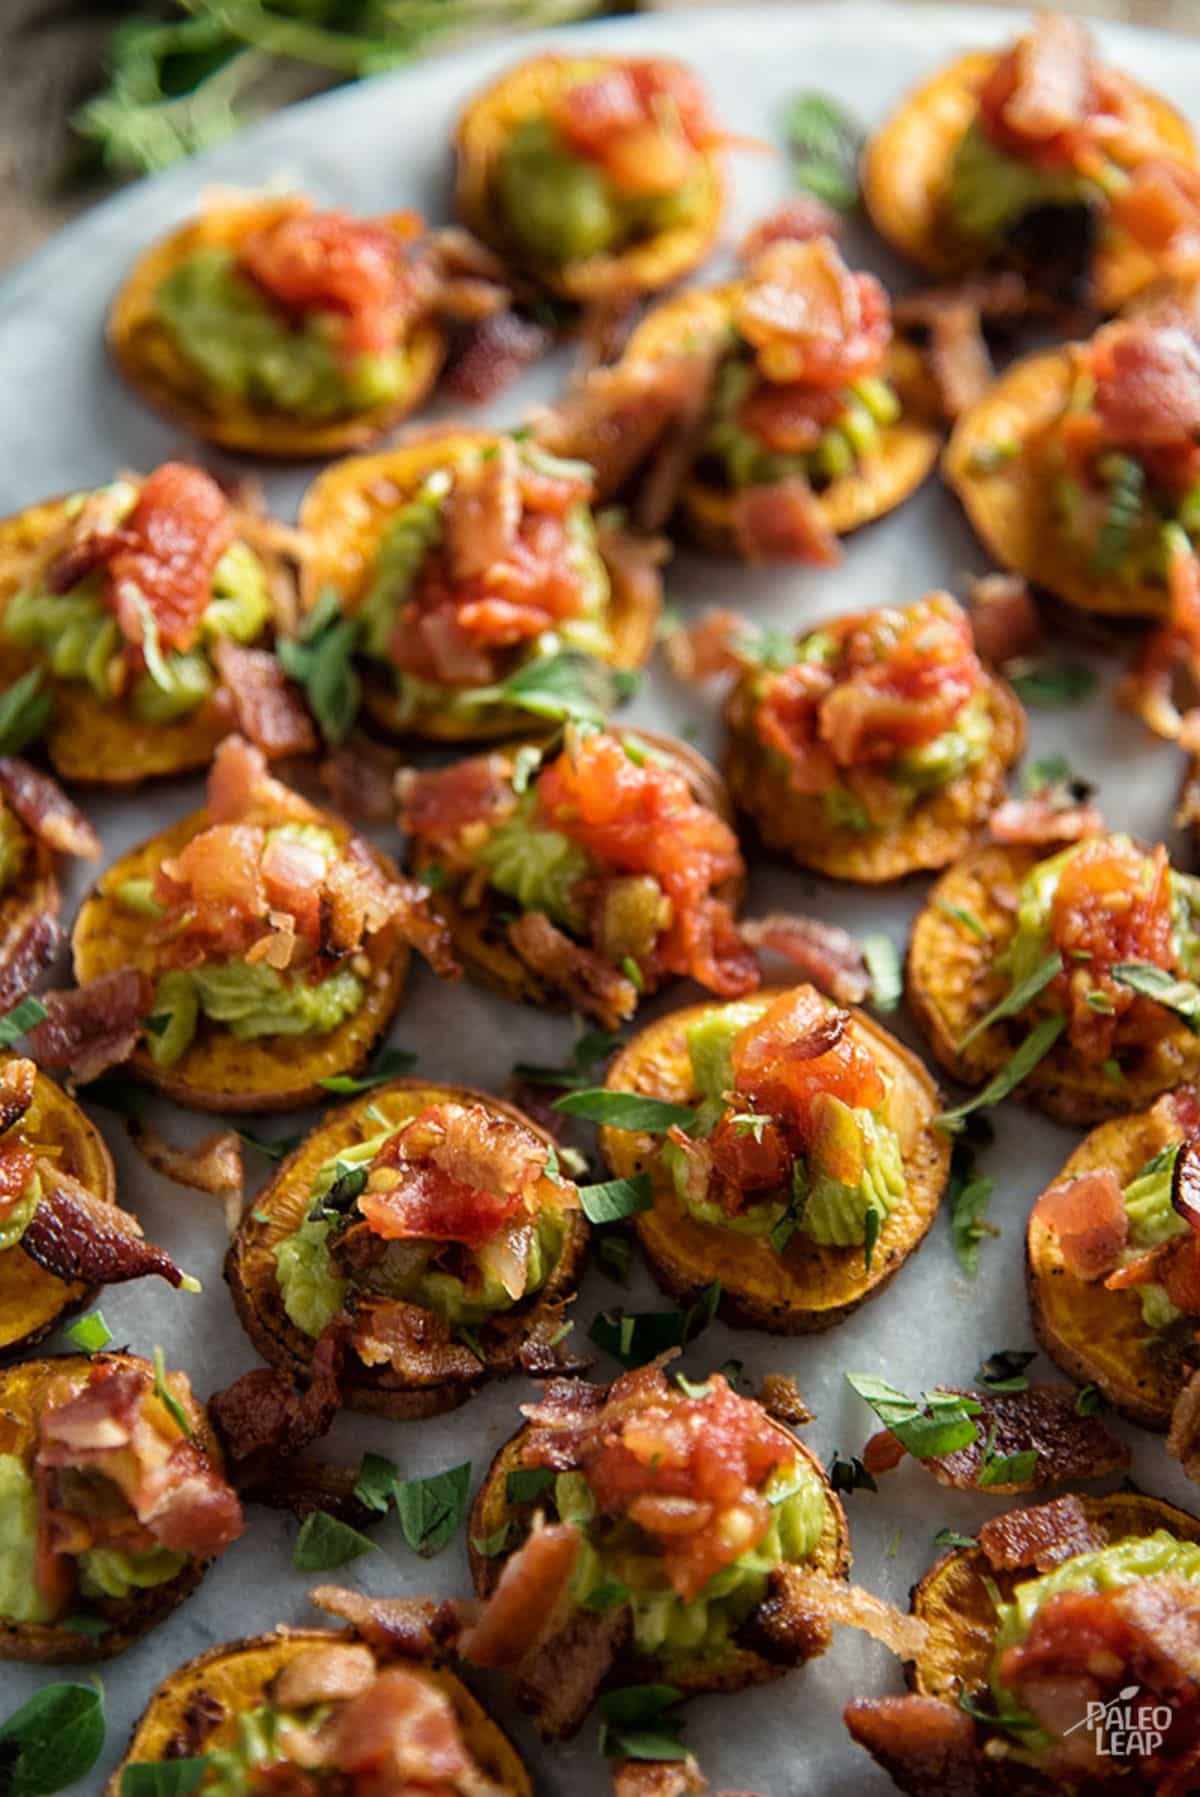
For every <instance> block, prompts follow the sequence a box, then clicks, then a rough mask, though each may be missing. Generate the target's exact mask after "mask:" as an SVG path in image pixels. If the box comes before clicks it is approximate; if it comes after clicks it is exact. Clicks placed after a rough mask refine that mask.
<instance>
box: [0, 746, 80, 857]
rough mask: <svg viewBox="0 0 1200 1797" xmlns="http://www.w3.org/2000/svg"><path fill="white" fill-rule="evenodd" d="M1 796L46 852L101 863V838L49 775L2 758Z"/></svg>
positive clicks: (24, 763)
mask: <svg viewBox="0 0 1200 1797" xmlns="http://www.w3.org/2000/svg"><path fill="white" fill-rule="evenodd" d="M0 794H2V795H3V797H4V799H5V801H6V802H7V803H8V805H9V806H10V807H11V809H12V810H13V811H15V812H16V814H17V816H18V817H19V818H20V820H21V822H22V823H23V824H25V825H26V826H27V827H28V828H29V829H30V830H32V831H33V833H34V835H35V836H36V837H38V838H39V839H40V841H42V842H44V843H45V844H46V846H47V848H51V849H53V850H54V851H55V852H56V853H57V854H60V855H77V856H79V857H80V858H81V859H83V860H85V861H98V860H99V859H100V838H99V837H98V836H97V835H96V832H95V830H93V828H92V826H91V824H89V822H88V820H87V818H86V817H85V816H84V815H83V812H82V811H80V809H79V807H78V806H77V805H73V804H72V803H71V801H70V799H69V798H68V797H67V795H66V793H65V792H64V791H63V789H62V787H61V786H60V785H59V784H58V781H57V780H52V779H51V777H50V775H49V774H43V773H42V772H41V770H40V769H39V768H36V767H33V766H32V765H31V764H30V763H29V762H28V761H21V760H20V759H19V758H18V757H16V756H12V755H5V756H2V757H0Z"/></svg>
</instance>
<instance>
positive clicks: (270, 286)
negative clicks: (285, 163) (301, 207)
mask: <svg viewBox="0 0 1200 1797" xmlns="http://www.w3.org/2000/svg"><path fill="white" fill-rule="evenodd" d="M421 228H422V226H421V220H420V218H419V216H418V215H417V214H416V213H415V212H414V213H406V214H404V215H403V218H402V219H396V218H391V219H388V220H387V221H386V222H379V223H376V222H375V221H374V220H372V219H366V218H352V217H351V216H350V215H349V214H348V213H346V212H308V211H294V212H285V213H284V214H282V216H281V217H279V218H277V219H275V220H274V221H273V222H272V223H270V224H268V225H264V226H263V227H261V228H260V229H259V230H257V231H252V232H251V233H250V234H249V236H247V237H245V238H244V239H243V240H242V242H241V243H240V244H239V245H238V265H239V267H240V268H241V269H242V270H243V271H244V272H245V273H246V274H247V275H249V276H250V278H251V279H252V280H253V281H255V282H256V283H257V284H258V285H259V286H260V287H261V288H262V289H263V290H264V292H266V293H267V294H268V295H269V296H270V297H271V298H272V299H273V300H275V301H276V302H277V303H278V304H279V305H281V306H285V307H286V308H288V310H290V311H293V312H295V313H298V314H301V315H303V314H304V313H308V312H319V313H328V314H332V315H333V316H334V317H335V318H336V319H337V320H338V350H339V353H340V354H341V355H342V356H344V357H346V358H347V359H353V358H354V357H355V356H360V355H364V354H374V355H378V354H380V353H382V352H384V351H386V350H390V349H394V348H395V346H396V344H397V342H399V341H400V340H402V339H403V337H404V335H405V333H406V331H407V329H408V328H409V325H410V322H411V320H412V316H413V313H414V310H416V309H417V308H418V306H419V304H420V299H421V295H420V288H419V285H418V284H417V283H416V281H415V280H414V278H413V275H412V273H411V272H410V261H411V257H410V249H411V244H412V241H413V239H414V238H416V237H417V236H418V235H419V233H420V231H421Z"/></svg>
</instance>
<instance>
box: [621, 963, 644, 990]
mask: <svg viewBox="0 0 1200 1797" xmlns="http://www.w3.org/2000/svg"><path fill="white" fill-rule="evenodd" d="M621 972H622V973H623V974H624V975H625V978H626V979H627V980H628V981H629V984H630V985H631V986H632V987H633V989H634V991H635V992H644V991H645V990H646V980H645V976H644V974H643V973H642V970H641V968H640V967H639V966H638V964H637V962H636V961H635V960H634V958H633V956H632V955H626V956H624V958H623V959H622V961H621Z"/></svg>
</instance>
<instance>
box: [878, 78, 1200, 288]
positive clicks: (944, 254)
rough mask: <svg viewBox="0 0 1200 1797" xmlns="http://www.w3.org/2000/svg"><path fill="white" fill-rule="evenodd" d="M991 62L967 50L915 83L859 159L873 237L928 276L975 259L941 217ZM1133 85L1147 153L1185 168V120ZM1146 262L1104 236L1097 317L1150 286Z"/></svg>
mask: <svg viewBox="0 0 1200 1797" xmlns="http://www.w3.org/2000/svg"><path fill="white" fill-rule="evenodd" d="M997 60H998V58H997V54H996V53H995V52H993V51H986V50H972V51H969V52H968V53H967V54H966V55H965V56H960V57H958V58H957V59H956V60H955V61H954V62H952V63H950V64H948V65H947V67H945V68H943V69H940V70H939V71H938V72H937V74H935V75H932V76H931V77H930V78H929V80H927V81H925V82H923V83H922V84H921V86H920V87H918V88H917V89H916V90H915V92H913V93H911V94H910V95H909V96H908V98H907V99H906V100H904V101H902V102H901V104H900V106H899V107H898V108H897V109H896V111H895V112H894V113H893V114H892V115H891V117H890V118H889V119H888V120H887V122H886V123H885V124H884V125H883V126H882V127H881V128H880V130H878V131H877V132H876V133H875V134H874V136H873V137H872V138H871V141H870V143H869V144H868V145H867V149H866V154H865V156H864V158H863V173H862V186H863V199H864V201H865V202H866V207H867V210H868V212H869V213H870V215H871V220H872V223H873V224H874V226H875V229H876V230H877V231H878V232H879V234H880V236H881V237H885V238H886V239H887V241H888V242H889V243H890V244H891V245H892V246H893V248H895V249H897V250H899V251H900V253H901V255H903V256H906V257H907V258H908V260H909V261H910V262H914V263H916V265H917V266H918V267H919V268H923V269H925V270H927V271H928V273H930V274H932V275H954V274H961V273H963V272H965V271H966V270H967V269H969V268H971V267H973V266H978V261H979V257H978V252H977V251H976V250H975V249H974V248H973V246H972V245H970V244H969V243H965V242H964V241H963V240H962V239H961V238H956V236H955V235H954V232H953V230H952V228H951V226H950V224H949V222H948V220H947V219H946V216H945V206H944V201H945V193H946V183H947V181H948V179H949V172H950V165H951V163H952V161H953V158H954V153H955V151H956V150H957V148H958V145H959V143H960V142H961V141H962V138H963V135H964V133H965V132H966V130H967V128H968V127H969V126H970V125H971V123H972V122H973V120H974V118H975V114H976V111H977V109H978V104H979V93H980V90H981V88H982V87H983V85H984V83H985V81H986V80H987V78H988V76H989V75H990V74H991V72H992V70H993V68H994V67H995V65H996V62H997ZM1131 85H1134V91H1135V94H1136V97H1137V98H1138V99H1139V100H1140V101H1141V102H1142V104H1143V105H1144V106H1145V107H1146V109H1147V112H1148V124H1149V128H1150V132H1151V135H1152V138H1153V140H1154V141H1153V143H1152V145H1151V146H1150V147H1149V149H1148V152H1147V153H1148V154H1156V153H1157V154H1163V153H1166V154H1168V155H1171V156H1176V157H1182V158H1183V159H1184V160H1185V161H1188V162H1191V161H1192V160H1193V159H1194V156H1195V146H1194V143H1193V140H1192V133H1191V130H1190V128H1189V126H1188V124H1187V122H1186V120H1185V119H1184V118H1183V117H1182V116H1181V115H1180V114H1179V113H1178V112H1176V110H1175V108H1174V107H1173V106H1171V105H1170V104H1169V103H1168V102H1167V101H1166V100H1164V99H1162V98H1161V96H1160V95H1158V94H1155V93H1152V92H1151V91H1150V90H1149V89H1147V88H1143V87H1138V86H1136V84H1131ZM1155 274H1156V269H1155V265H1154V261H1153V259H1152V258H1151V257H1150V256H1148V255H1146V253H1145V252H1144V251H1143V250H1141V249H1139V248H1138V246H1137V245H1136V244H1134V243H1132V242H1131V241H1130V240H1129V238H1128V237H1126V236H1124V235H1118V234H1116V233H1111V234H1110V235H1109V236H1108V237H1107V238H1105V239H1104V240H1103V241H1102V242H1101V244H1100V246H1099V248H1098V250H1097V252H1096V257H1095V266H1094V274H1093V283H1094V288H1095V294H1096V301H1097V304H1098V306H1099V308H1100V310H1101V311H1103V312H1114V311H1116V310H1117V308H1118V307H1120V306H1122V305H1124V303H1125V302H1126V300H1128V299H1129V298H1130V297H1131V296H1132V295H1133V294H1134V293H1136V292H1137V291H1138V289H1139V288H1141V287H1144V286H1145V285H1146V284H1147V283H1148V282H1149V281H1151V280H1153V279H1154V277H1155Z"/></svg>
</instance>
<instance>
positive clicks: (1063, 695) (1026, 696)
mask: <svg viewBox="0 0 1200 1797" xmlns="http://www.w3.org/2000/svg"><path fill="white" fill-rule="evenodd" d="M1004 673H1005V677H1006V679H1007V680H1008V683H1009V685H1010V686H1011V687H1012V689H1013V691H1014V692H1015V693H1016V695H1017V697H1018V698H1019V699H1020V700H1021V702H1022V704H1024V705H1046V706H1049V705H1080V704H1082V703H1083V701H1084V700H1085V699H1090V698H1091V696H1092V694H1093V693H1094V692H1095V690H1096V688H1097V687H1098V686H1099V684H1100V677H1099V675H1098V674H1096V673H1095V672H1094V671H1093V670H1092V669H1091V668H1089V667H1086V666H1085V665H1084V664H1083V662H1079V661H1054V660H1052V659H1050V658H1049V657H1046V656H1032V655H1030V656H1022V657H1021V658H1020V659H1019V660H1016V661H1010V662H1009V663H1008V664H1007V665H1006V667H1005V669H1004Z"/></svg>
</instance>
